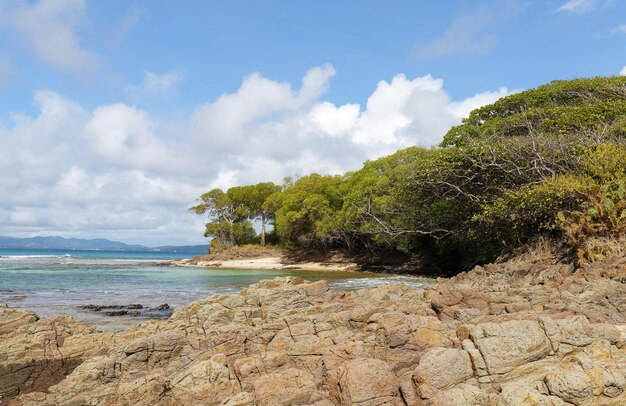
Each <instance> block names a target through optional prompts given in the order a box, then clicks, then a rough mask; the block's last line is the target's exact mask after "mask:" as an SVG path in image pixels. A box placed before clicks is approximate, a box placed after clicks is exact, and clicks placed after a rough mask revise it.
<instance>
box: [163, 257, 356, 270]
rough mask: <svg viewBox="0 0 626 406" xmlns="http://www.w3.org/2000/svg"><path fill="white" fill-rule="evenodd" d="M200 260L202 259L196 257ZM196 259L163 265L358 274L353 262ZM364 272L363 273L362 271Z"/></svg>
mask: <svg viewBox="0 0 626 406" xmlns="http://www.w3.org/2000/svg"><path fill="white" fill-rule="evenodd" d="M196 258H202V257H196ZM196 258H189V259H182V260H174V261H169V262H167V263H165V264H166V265H168V266H173V267H200V268H208V269H239V270H255V269H261V270H277V271H289V270H292V271H338V272H358V271H360V270H359V266H358V265H357V264H356V263H355V262H317V261H306V262H290V263H286V262H285V259H284V257H280V256H271V257H259V258H246V259H225V260H202V259H196ZM363 272H365V271H363Z"/></svg>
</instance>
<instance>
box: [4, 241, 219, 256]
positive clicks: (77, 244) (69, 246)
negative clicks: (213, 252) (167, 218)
mask: <svg viewBox="0 0 626 406" xmlns="http://www.w3.org/2000/svg"><path fill="white" fill-rule="evenodd" d="M0 248H4V249H37V250H46V249H48V250H73V251H131V252H155V251H157V252H176V253H184V254H206V253H207V251H208V249H209V246H208V245H183V246H174V245H167V246H161V247H146V246H144V245H129V244H124V243H123V242H119V241H111V240H107V239H105V238H95V239H93V240H83V239H80V238H63V237H33V238H14V237H0Z"/></svg>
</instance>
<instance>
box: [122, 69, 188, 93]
mask: <svg viewBox="0 0 626 406" xmlns="http://www.w3.org/2000/svg"><path fill="white" fill-rule="evenodd" d="M143 74H144V76H143V82H142V83H141V84H140V85H139V86H128V87H127V88H126V92H127V93H128V95H129V96H130V97H131V98H133V99H141V98H143V97H154V96H160V97H164V96H167V95H169V94H171V93H173V92H175V91H176V88H177V87H178V85H179V84H180V83H181V82H182V81H183V80H184V79H185V74H184V73H183V72H182V71H180V70H174V71H171V72H166V73H163V74H157V73H154V72H151V71H149V70H144V71H143Z"/></svg>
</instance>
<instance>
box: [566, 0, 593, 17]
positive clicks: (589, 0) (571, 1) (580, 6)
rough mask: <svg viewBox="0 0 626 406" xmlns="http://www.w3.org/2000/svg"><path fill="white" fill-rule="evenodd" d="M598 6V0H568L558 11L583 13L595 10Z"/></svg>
mask: <svg viewBox="0 0 626 406" xmlns="http://www.w3.org/2000/svg"><path fill="white" fill-rule="evenodd" d="M597 6H598V2H597V0H568V1H567V2H565V3H564V4H563V5H562V6H561V7H559V8H558V9H557V11H558V12H567V13H576V14H582V13H587V12H589V11H593V10H594V9H595V8H596V7H597Z"/></svg>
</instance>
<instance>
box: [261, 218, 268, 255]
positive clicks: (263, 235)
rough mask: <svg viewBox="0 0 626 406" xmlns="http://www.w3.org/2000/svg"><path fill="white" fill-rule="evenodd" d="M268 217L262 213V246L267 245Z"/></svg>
mask: <svg viewBox="0 0 626 406" xmlns="http://www.w3.org/2000/svg"><path fill="white" fill-rule="evenodd" d="M266 222H267V218H266V217H265V214H261V247H265V223H266Z"/></svg>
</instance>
